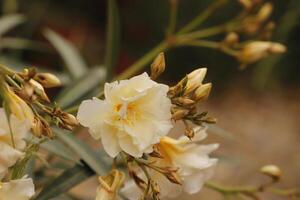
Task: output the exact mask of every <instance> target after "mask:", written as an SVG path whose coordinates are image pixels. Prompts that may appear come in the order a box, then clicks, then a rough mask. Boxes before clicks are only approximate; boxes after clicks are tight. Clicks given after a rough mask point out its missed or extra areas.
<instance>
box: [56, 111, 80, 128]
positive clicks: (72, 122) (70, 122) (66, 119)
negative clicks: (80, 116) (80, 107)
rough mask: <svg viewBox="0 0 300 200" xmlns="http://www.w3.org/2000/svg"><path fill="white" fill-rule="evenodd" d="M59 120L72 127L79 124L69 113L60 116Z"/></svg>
mask: <svg viewBox="0 0 300 200" xmlns="http://www.w3.org/2000/svg"><path fill="white" fill-rule="evenodd" d="M60 119H61V120H62V121H63V123H65V124H68V125H70V126H72V127H75V126H78V124H79V122H78V120H77V119H76V117H75V116H74V115H72V114H70V113H66V112H63V113H62V115H61V116H60Z"/></svg>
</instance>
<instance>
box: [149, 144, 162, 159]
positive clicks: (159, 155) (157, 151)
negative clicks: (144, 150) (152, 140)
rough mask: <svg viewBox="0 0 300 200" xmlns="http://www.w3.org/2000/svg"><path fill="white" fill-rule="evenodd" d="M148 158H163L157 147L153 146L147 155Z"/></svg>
mask: <svg viewBox="0 0 300 200" xmlns="http://www.w3.org/2000/svg"><path fill="white" fill-rule="evenodd" d="M149 156H151V157H154V158H163V156H162V155H161V153H160V151H159V148H158V146H157V145H154V146H153V151H152V152H151V153H150V154H149Z"/></svg>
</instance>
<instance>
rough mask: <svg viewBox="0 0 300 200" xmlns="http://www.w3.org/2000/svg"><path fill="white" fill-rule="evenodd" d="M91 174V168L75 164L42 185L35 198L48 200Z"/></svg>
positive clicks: (92, 173)
mask: <svg viewBox="0 0 300 200" xmlns="http://www.w3.org/2000/svg"><path fill="white" fill-rule="evenodd" d="M93 175H94V172H93V170H92V169H90V168H89V167H88V166H86V165H84V166H81V165H75V166H73V167H72V168H70V169H67V170H65V171H64V172H63V173H62V174H61V175H60V176H58V177H57V178H55V179H54V180H53V181H52V182H51V183H50V184H49V185H47V186H46V187H44V188H43V190H42V191H41V193H40V194H39V195H38V196H37V197H36V198H35V200H49V199H51V198H53V197H56V196H58V195H60V194H63V193H65V192H66V191H68V190H69V189H71V188H72V187H74V186H76V185H77V184H79V183H81V182H82V181H84V180H86V179H87V178H89V177H91V176H93Z"/></svg>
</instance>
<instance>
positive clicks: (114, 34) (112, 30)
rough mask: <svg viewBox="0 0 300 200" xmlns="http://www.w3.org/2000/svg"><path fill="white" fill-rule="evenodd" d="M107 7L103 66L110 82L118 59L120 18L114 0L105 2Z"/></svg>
mask: <svg viewBox="0 0 300 200" xmlns="http://www.w3.org/2000/svg"><path fill="white" fill-rule="evenodd" d="M107 6H108V8H107V10H108V12H107V32H106V54H105V66H106V68H107V79H108V80H110V79H111V78H112V76H113V72H114V68H115V66H116V61H117V58H118V51H119V43H120V17H119V10H118V7H117V3H116V1H115V0H107Z"/></svg>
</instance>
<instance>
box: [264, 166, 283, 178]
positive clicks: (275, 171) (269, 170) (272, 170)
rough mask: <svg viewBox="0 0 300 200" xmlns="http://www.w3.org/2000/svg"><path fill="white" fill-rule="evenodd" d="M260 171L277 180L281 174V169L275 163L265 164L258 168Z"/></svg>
mask: <svg viewBox="0 0 300 200" xmlns="http://www.w3.org/2000/svg"><path fill="white" fill-rule="evenodd" d="M260 172H261V173H263V174H265V175H267V176H270V177H271V178H272V179H274V180H278V179H279V178H280V177H281V176H282V171H281V169H280V168H279V167H278V166H276V165H265V166H263V167H262V168H261V169H260Z"/></svg>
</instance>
